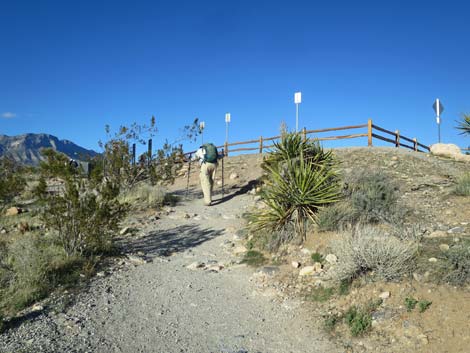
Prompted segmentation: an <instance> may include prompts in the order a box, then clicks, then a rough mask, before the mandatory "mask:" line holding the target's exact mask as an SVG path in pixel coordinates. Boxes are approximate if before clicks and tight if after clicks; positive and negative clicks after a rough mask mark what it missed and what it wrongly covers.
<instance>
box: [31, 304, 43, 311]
mask: <svg viewBox="0 0 470 353" xmlns="http://www.w3.org/2000/svg"><path fill="white" fill-rule="evenodd" d="M42 310H44V307H43V306H42V305H41V304H34V305H33V307H32V308H31V311H42Z"/></svg>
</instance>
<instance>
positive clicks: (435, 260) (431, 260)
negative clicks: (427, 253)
mask: <svg viewBox="0 0 470 353" xmlns="http://www.w3.org/2000/svg"><path fill="white" fill-rule="evenodd" d="M428 261H429V262H437V259H436V258H435V257H430V258H429V259H428Z"/></svg>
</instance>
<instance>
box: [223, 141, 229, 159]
mask: <svg viewBox="0 0 470 353" xmlns="http://www.w3.org/2000/svg"><path fill="white" fill-rule="evenodd" d="M224 156H228V142H227V141H225V143H224Z"/></svg>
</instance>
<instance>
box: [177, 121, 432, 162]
mask: <svg viewBox="0 0 470 353" xmlns="http://www.w3.org/2000/svg"><path fill="white" fill-rule="evenodd" d="M359 129H362V130H363V131H362V132H361V131H359V132H358V133H352V134H351V133H350V134H348V135H336V136H327V137H314V138H315V139H316V140H318V141H331V140H343V139H353V138H360V137H367V145H368V146H373V144H372V140H373V139H374V138H375V139H378V140H382V141H385V142H389V143H391V144H393V145H395V147H397V148H398V147H404V148H408V149H411V150H413V151H417V152H425V151H429V146H426V145H423V144H421V143H419V142H418V139H416V138H409V137H406V136H403V135H400V131H398V130H395V132H392V131H389V130H386V129H384V128H382V127H380V126H377V125H374V124H373V123H372V120H371V119H369V120H368V122H367V124H362V125H352V126H341V127H334V128H327V129H318V130H307V129H306V128H303V129H302V131H300V134H302V136H303V138H304V139H305V140H306V139H307V138H312V137H309V135H312V134H318V133H324V132H332V131H344V130H359ZM380 133H381V134H382V135H381V134H380ZM384 134H385V136H383V135H384ZM281 137H282V135H279V136H273V137H263V136H260V137H259V139H256V140H249V141H241V142H231V143H228V142H226V143H225V144H223V145H220V146H217V148H218V149H221V148H223V149H224V152H225V155H226V156H228V154H229V152H230V153H234V152H242V151H243V152H245V151H256V152H258V153H263V150H265V149H269V148H272V147H274V144H273V141H275V140H279V139H280V138H281ZM253 144H255V145H256V146H255V147H253V146H252V147H237V146H243V145H253ZM234 146H235V147H236V148H233V149H232V148H231V147H234ZM194 152H195V151H192V152H188V153H185V155H189V156H191V155H192V154H193V153H194Z"/></svg>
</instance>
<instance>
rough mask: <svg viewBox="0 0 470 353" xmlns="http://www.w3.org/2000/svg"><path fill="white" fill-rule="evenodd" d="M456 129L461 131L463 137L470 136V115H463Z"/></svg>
mask: <svg viewBox="0 0 470 353" xmlns="http://www.w3.org/2000/svg"><path fill="white" fill-rule="evenodd" d="M456 128H457V129H458V130H460V134H461V135H470V114H463V116H462V120H461V121H458V125H457V127H456Z"/></svg>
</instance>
